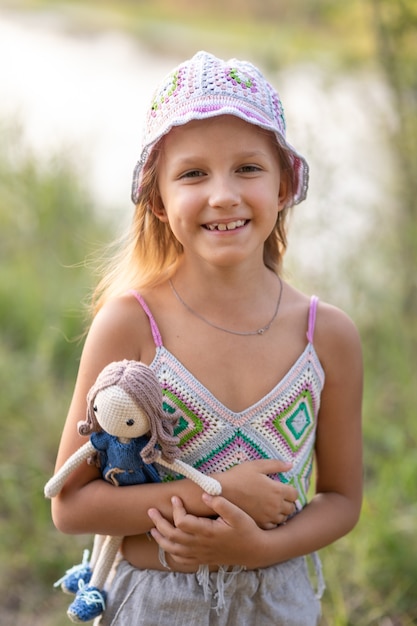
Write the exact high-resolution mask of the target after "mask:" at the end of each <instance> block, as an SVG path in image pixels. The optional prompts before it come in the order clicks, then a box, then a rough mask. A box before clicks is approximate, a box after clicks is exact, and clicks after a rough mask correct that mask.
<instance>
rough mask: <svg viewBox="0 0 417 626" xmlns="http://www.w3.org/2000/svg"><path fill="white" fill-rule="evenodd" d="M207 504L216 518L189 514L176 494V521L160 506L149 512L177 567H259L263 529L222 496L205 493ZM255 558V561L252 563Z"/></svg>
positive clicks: (155, 532) (157, 535)
mask: <svg viewBox="0 0 417 626" xmlns="http://www.w3.org/2000/svg"><path fill="white" fill-rule="evenodd" d="M202 497H203V499H204V502H205V504H207V505H208V506H209V507H210V508H211V509H212V510H213V513H215V514H216V515H218V517H217V518H216V519H211V518H206V517H196V516H194V515H191V514H189V513H187V511H186V510H185V508H184V505H183V502H182V500H181V499H180V498H178V497H177V496H174V497H173V498H172V510H173V519H174V522H173V524H171V523H170V522H169V521H168V520H166V519H165V518H164V517H163V516H162V515H161V514H160V512H159V511H158V510H157V509H150V510H149V511H148V515H149V517H150V518H151V520H152V521H153V523H154V524H155V528H153V529H152V530H151V534H152V536H153V538H154V539H155V541H156V542H157V543H158V545H159V546H160V547H161V548H162V549H163V550H164V551H165V553H166V554H168V555H170V563H171V565H172V566H173V568H174V569H175V568H176V567H177V568H179V569H180V568H184V567H185V568H192V569H194V570H195V569H197V567H198V566H199V565H200V564H201V563H204V564H207V565H221V564H223V565H243V566H249V567H256V566H257V562H256V561H255V559H257V558H259V550H257V546H259V545H260V543H259V542H260V541H261V540H262V535H263V533H264V531H262V530H260V529H259V527H258V526H257V525H256V523H255V522H254V521H253V519H251V517H250V516H249V515H248V514H247V513H245V512H244V511H242V510H241V509H239V508H238V507H237V506H235V505H234V504H232V503H231V502H228V501H227V500H226V499H225V498H223V497H221V496H209V495H208V494H203V496H202ZM252 559H253V563H252Z"/></svg>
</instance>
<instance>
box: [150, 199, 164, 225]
mask: <svg viewBox="0 0 417 626" xmlns="http://www.w3.org/2000/svg"><path fill="white" fill-rule="evenodd" d="M149 210H150V211H151V212H152V213H153V214H154V215H155V217H157V218H158V219H159V220H160V221H161V222H164V223H167V222H168V216H167V214H166V211H165V207H164V205H163V203H162V200H161V198H159V197H158V199H157V200H156V201H155V202H154V204H153V205H152V206H150V207H149Z"/></svg>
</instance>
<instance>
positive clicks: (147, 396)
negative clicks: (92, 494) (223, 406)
mask: <svg viewBox="0 0 417 626" xmlns="http://www.w3.org/2000/svg"><path fill="white" fill-rule="evenodd" d="M176 421H177V420H176V418H175V417H174V416H172V415H171V414H170V413H169V412H166V411H164V409H163V397H162V390H161V387H160V384H159V381H158V379H157V378H156V376H155V374H154V373H153V371H152V370H151V369H150V368H149V367H148V366H146V365H144V364H143V363H141V362H139V361H127V360H124V361H118V362H113V363H110V364H109V365H107V366H106V367H105V368H104V369H103V371H102V372H101V373H100V374H99V376H98V378H97V380H96V382H95V384H94V385H93V387H92V388H91V389H90V391H89V393H88V395H87V419H86V420H85V421H84V422H80V423H79V425H78V430H79V433H80V434H81V435H89V434H90V433H91V436H90V439H89V441H88V442H86V443H85V444H84V445H83V446H82V447H81V448H80V449H79V450H77V452H75V453H74V454H73V455H72V456H71V457H70V458H69V459H68V460H67V461H66V463H64V465H63V466H62V467H61V469H60V470H59V471H58V472H57V473H56V474H55V476H53V477H52V478H51V479H50V480H49V481H48V483H47V484H46V486H45V496H46V497H48V498H53V497H54V496H56V495H57V494H58V493H59V492H60V491H61V489H62V487H63V485H64V483H65V481H66V479H67V478H68V476H69V475H70V473H71V472H72V471H73V470H74V469H75V468H76V467H78V466H79V465H80V464H81V463H83V462H85V461H86V460H88V461H89V462H90V463H96V464H97V465H98V467H100V470H101V474H102V477H103V478H104V479H105V480H107V481H109V482H111V483H112V484H114V485H115V486H125V485H133V484H140V483H144V482H160V477H159V474H158V471H157V469H156V467H155V465H154V463H155V462H156V463H158V464H159V465H162V466H164V467H167V468H169V469H171V470H173V471H174V472H177V473H178V474H182V475H183V476H186V477H187V478H190V479H191V480H193V481H194V482H196V483H197V484H198V485H199V486H200V487H201V488H202V489H203V490H204V491H206V492H208V493H210V494H211V495H218V494H220V493H221V485H220V483H219V482H218V481H217V480H215V479H213V478H211V477H209V476H205V475H204V474H202V473H201V472H199V471H198V470H196V469H194V468H193V467H191V466H190V465H187V464H186V463H183V462H182V461H180V460H179V459H177V458H176V457H178V456H179V449H178V447H177V443H178V439H177V437H175V436H174V435H173V432H174V426H175V423H176ZM122 539H123V537H113V536H107V537H103V536H99V535H97V536H96V537H95V541H94V549H93V553H92V558H91V561H90V562H89V563H88V562H87V559H88V557H87V556H86V553H84V559H83V563H82V564H80V565H79V566H76V567H74V568H72V569H71V570H68V572H67V574H66V576H64V578H63V579H61V580H60V581H58V583H57V584H62V586H63V589H64V590H66V591H69V592H75V594H76V595H75V599H74V601H73V602H72V604H71V605H70V607H69V609H68V612H67V613H68V617H69V618H70V619H71V620H72V621H73V622H77V623H78V622H88V621H90V620H92V619H94V618H95V617H97V616H98V615H100V614H101V613H102V612H103V611H104V609H105V602H106V591H105V589H104V587H105V583H106V580H107V578H108V575H109V573H110V570H111V568H112V565H113V562H114V560H115V557H116V555H117V552H118V550H119V547H120V544H121V541H122Z"/></svg>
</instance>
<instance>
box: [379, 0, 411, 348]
mask: <svg viewBox="0 0 417 626" xmlns="http://www.w3.org/2000/svg"><path fill="white" fill-rule="evenodd" d="M371 4H372V8H373V25H374V29H375V33H376V41H377V56H378V59H379V61H380V64H381V67H382V69H383V71H384V73H385V75H386V78H387V80H388V84H389V86H390V87H391V90H392V96H393V101H394V105H395V109H396V112H397V125H396V127H395V130H394V132H393V145H394V151H395V155H396V160H397V163H398V190H397V204H398V206H397V207H396V209H397V211H396V212H395V213H394V215H395V217H396V223H395V227H396V234H397V242H398V243H399V244H400V245H399V246H398V249H397V250H396V253H397V276H398V280H399V281H400V283H401V291H400V294H401V308H402V311H401V312H402V315H403V318H404V322H405V324H406V329H405V330H406V331H407V334H408V335H409V338H410V339H412V342H413V344H414V348H417V332H416V328H417V324H416V320H417V271H416V270H417V45H416V42H417V3H416V2H415V0H371Z"/></svg>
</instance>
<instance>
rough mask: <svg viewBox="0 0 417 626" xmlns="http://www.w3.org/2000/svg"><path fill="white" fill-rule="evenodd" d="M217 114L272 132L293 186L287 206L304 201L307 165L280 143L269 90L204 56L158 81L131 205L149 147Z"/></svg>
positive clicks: (256, 76)
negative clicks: (288, 166)
mask: <svg viewBox="0 0 417 626" xmlns="http://www.w3.org/2000/svg"><path fill="white" fill-rule="evenodd" d="M219 115H235V116H237V117H240V118H241V119H242V120H244V121H246V122H249V123H250V124H255V125H256V126H260V127H261V128H264V129H266V130H270V131H272V132H273V133H274V134H275V136H276V138H277V141H278V143H279V145H280V146H281V147H282V148H283V149H284V150H286V151H287V153H288V155H289V157H290V160H291V163H292V167H293V170H294V173H295V181H296V187H295V189H294V192H293V196H292V198H290V199H289V200H288V202H287V206H292V205H293V204H298V203H299V202H301V201H302V200H304V199H305V197H306V195H307V188H308V164H307V162H306V160H305V159H304V158H303V157H302V156H301V155H300V154H298V152H296V151H295V150H294V148H293V147H292V146H291V145H290V144H289V143H288V142H287V140H286V138H285V117H284V110H283V107H282V103H281V100H280V98H279V95H278V93H277V92H276V91H275V89H274V88H273V87H272V86H271V85H270V84H269V83H268V82H267V80H266V79H265V77H264V76H263V75H262V74H261V72H260V71H259V70H258V69H257V68H256V67H255V66H254V65H252V63H249V62H247V61H238V60H237V59H230V60H229V61H223V60H221V59H218V58H216V57H215V56H213V55H212V54H209V53H207V52H204V51H200V52H197V54H195V55H194V56H193V57H192V59H190V60H188V61H185V62H184V63H181V64H180V65H178V67H176V68H175V69H174V70H172V71H171V72H170V73H169V74H168V75H167V76H166V77H165V79H164V80H163V81H162V82H161V84H160V85H159V87H158V88H157V89H156V91H155V93H154V97H153V99H152V104H151V107H150V109H149V110H148V114H147V118H146V124H145V129H144V135H143V140H142V153H141V156H140V159H139V161H138V163H137V165H136V167H135V170H134V173H133V184H132V200H133V202H134V203H135V204H136V203H137V202H138V199H139V195H140V186H141V179H142V175H143V172H144V170H146V163H147V161H148V158H149V155H150V154H151V152H152V149H153V147H154V146H155V145H156V143H157V142H158V141H159V140H160V139H161V137H162V136H163V135H165V134H167V133H168V132H169V131H170V130H171V129H172V128H173V126H181V125H182V124H186V123H187V122H190V121H191V120H202V119H207V118H210V117H217V116H219Z"/></svg>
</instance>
